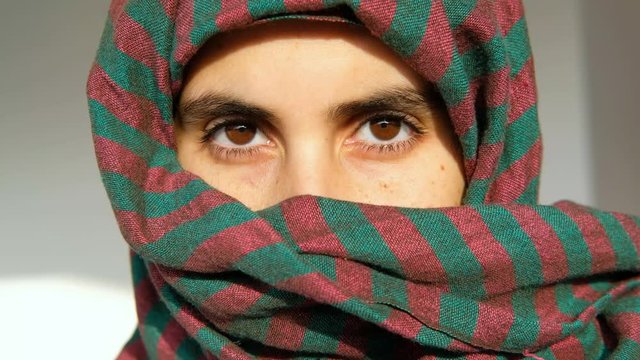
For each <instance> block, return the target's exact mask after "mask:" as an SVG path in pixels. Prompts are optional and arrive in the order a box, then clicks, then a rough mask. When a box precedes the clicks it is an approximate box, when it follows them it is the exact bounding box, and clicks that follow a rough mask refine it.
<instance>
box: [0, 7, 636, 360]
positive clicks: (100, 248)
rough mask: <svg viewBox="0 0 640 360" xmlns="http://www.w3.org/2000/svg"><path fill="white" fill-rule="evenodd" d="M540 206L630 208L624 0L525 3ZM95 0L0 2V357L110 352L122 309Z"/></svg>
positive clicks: (123, 271)
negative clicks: (99, 158) (102, 162)
mask: <svg viewBox="0 0 640 360" xmlns="http://www.w3.org/2000/svg"><path fill="white" fill-rule="evenodd" d="M525 5H526V9H527V11H528V13H527V15H528V22H529V28H530V36H531V40H532V45H533V49H534V58H535V64H536V71H537V79H538V85H539V90H540V91H539V98H540V104H539V110H540V121H541V126H542V132H543V141H544V142H543V144H544V154H545V155H544V161H543V171H542V174H543V175H542V179H541V202H542V203H545V204H546V203H551V202H552V201H555V200H559V199H561V198H562V199H571V200H574V201H577V202H581V203H584V204H587V205H593V206H597V207H602V208H605V209H617V210H622V211H625V212H630V213H635V214H640V192H639V191H638V187H637V184H638V179H639V178H640V176H639V175H640V164H639V161H638V159H637V156H638V154H640V141H638V140H637V139H638V137H639V136H640V121H639V120H640V119H639V117H638V115H637V114H638V109H637V106H638V104H640V95H639V92H638V91H637V88H638V86H640V85H639V84H640V71H638V70H637V69H636V66H637V64H640V47H639V46H638V44H639V42H638V40H637V38H638V35H639V31H638V29H637V28H634V25H633V24H634V23H635V21H636V19H635V18H634V17H635V16H636V15H637V14H639V13H640V2H639V1H635V0H628V1H623V0H615V1H606V2H605V1H598V0H583V1H578V0H563V1H556V0H527V1H525ZM107 6H108V4H107V1H106V0H104V1H97V0H82V1H81V0H58V1H46V2H45V1H34V0H21V1H11V2H10V1H4V0H3V3H2V7H1V8H0V245H1V248H0V249H1V250H0V308H1V309H2V310H3V315H2V319H1V321H0V324H1V325H0V345H2V349H3V355H2V358H10V359H35V358H48V359H87V358H91V359H111V358H113V357H114V356H115V354H116V353H117V352H118V350H119V349H120V347H121V346H122V344H123V343H124V342H125V340H126V339H127V338H128V337H129V335H130V334H131V332H132V330H133V327H134V324H135V315H134V308H133V306H134V305H133V297H132V291H131V287H130V279H129V265H128V262H127V247H126V246H125V243H124V241H123V240H122V238H121V236H120V233H119V231H118V227H117V225H116V222H115V220H114V218H113V215H112V212H111V208H110V205H109V203H108V200H107V197H106V194H105V191H104V189H103V187H102V184H101V182H100V178H99V174H98V170H97V167H96V163H95V157H94V153H93V146H92V142H91V133H90V127H89V120H88V112H87V105H86V98H85V81H86V77H87V74H88V71H89V67H90V65H91V61H92V59H93V57H94V55H95V50H96V47H97V44H98V40H99V36H100V33H101V31H102V26H103V24H104V20H105V16H106V13H107Z"/></svg>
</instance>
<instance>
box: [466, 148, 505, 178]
mask: <svg viewBox="0 0 640 360" xmlns="http://www.w3.org/2000/svg"><path fill="white" fill-rule="evenodd" d="M503 151H504V142H502V141H500V142H499V143H496V144H480V146H479V147H478V155H479V156H480V158H478V163H477V166H476V168H475V172H474V173H473V177H474V179H476V180H481V179H489V178H490V177H491V176H493V174H494V172H495V171H496V166H497V165H498V161H497V160H498V159H500V156H502V153H503ZM484 159H488V161H487V160H484Z"/></svg>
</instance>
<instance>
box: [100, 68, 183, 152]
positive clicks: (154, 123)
mask: <svg viewBox="0 0 640 360" xmlns="http://www.w3.org/2000/svg"><path fill="white" fill-rule="evenodd" d="M87 94H88V96H89V98H90V99H94V100H96V101H98V102H99V103H100V104H102V105H103V106H104V107H105V108H107V110H109V112H110V113H111V114H113V116H115V117H116V118H118V120H120V121H122V122H123V123H125V124H127V125H129V126H131V127H133V128H135V129H137V130H138V131H140V132H142V133H143V134H146V135H148V136H149V137H150V138H152V139H154V140H155V141H157V142H159V143H160V144H163V145H164V146H166V147H168V148H170V149H175V146H174V143H173V141H172V139H173V126H171V124H166V123H165V122H164V120H163V119H162V115H161V114H160V110H158V108H157V106H156V104H155V103H154V102H153V101H151V100H149V99H146V98H143V97H141V96H137V95H134V94H131V93H130V92H128V91H126V90H124V89H123V88H121V87H120V85H118V84H117V83H116V82H115V81H113V80H112V79H111V78H110V77H109V75H107V73H106V72H104V70H103V69H102V68H101V67H100V66H99V65H98V64H95V63H94V64H93V66H92V68H91V72H90V73H89V80H88V82H87Z"/></svg>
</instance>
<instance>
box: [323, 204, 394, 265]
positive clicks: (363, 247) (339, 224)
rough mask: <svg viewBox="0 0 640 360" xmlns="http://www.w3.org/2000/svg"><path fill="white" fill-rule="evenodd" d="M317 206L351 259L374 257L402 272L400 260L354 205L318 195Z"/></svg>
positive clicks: (369, 259)
mask: <svg viewBox="0 0 640 360" xmlns="http://www.w3.org/2000/svg"><path fill="white" fill-rule="evenodd" d="M318 205H319V206H320V211H321V212H322V215H323V217H324V218H325V220H326V222H327V225H328V226H329V228H331V230H332V231H333V232H334V233H335V234H336V236H337V237H338V239H339V240H340V242H341V243H342V245H343V246H344V247H345V248H346V249H347V252H348V253H349V255H350V256H351V257H352V258H355V259H357V260H360V261H364V262H369V261H372V260H375V261H376V262H375V265H378V266H381V267H383V268H384V269H389V270H391V271H392V272H394V273H396V274H400V275H402V274H403V270H402V266H401V265H400V261H399V260H398V259H397V258H396V256H395V254H394V253H393V252H392V251H391V250H390V249H389V246H388V245H387V243H386V242H385V241H384V239H383V238H382V237H381V236H380V234H379V233H378V231H377V230H376V228H375V227H374V226H373V224H371V222H370V221H369V220H368V219H367V218H366V216H364V214H363V213H362V211H361V210H360V208H359V207H358V205H357V204H355V203H350V202H346V201H335V200H332V199H328V198H318ZM354 239H358V240H357V241H354Z"/></svg>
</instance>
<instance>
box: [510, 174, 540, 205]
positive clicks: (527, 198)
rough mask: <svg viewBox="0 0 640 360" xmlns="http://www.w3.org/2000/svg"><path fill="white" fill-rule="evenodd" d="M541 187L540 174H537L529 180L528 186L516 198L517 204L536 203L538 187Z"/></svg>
mask: <svg viewBox="0 0 640 360" xmlns="http://www.w3.org/2000/svg"><path fill="white" fill-rule="evenodd" d="M539 188H540V176H539V175H537V176H535V177H534V178H533V179H531V181H530V182H529V185H527V188H526V189H525V190H524V191H523V192H522V194H520V196H519V197H518V199H516V201H515V202H516V203H517V204H529V205H535V204H537V203H538V189H539Z"/></svg>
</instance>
